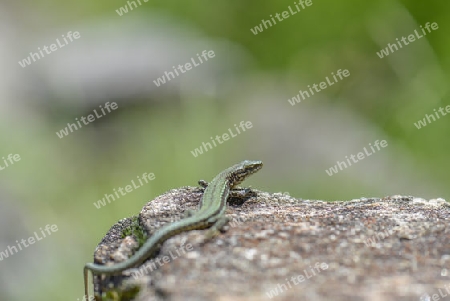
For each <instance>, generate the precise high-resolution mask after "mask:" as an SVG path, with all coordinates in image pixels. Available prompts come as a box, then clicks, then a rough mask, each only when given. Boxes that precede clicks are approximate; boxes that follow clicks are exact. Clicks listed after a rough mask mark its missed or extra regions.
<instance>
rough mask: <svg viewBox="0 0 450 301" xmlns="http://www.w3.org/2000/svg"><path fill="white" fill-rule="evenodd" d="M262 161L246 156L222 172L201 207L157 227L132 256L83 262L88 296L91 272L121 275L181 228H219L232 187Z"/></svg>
mask: <svg viewBox="0 0 450 301" xmlns="http://www.w3.org/2000/svg"><path fill="white" fill-rule="evenodd" d="M262 165H263V164H262V162H261V161H249V160H245V161H242V162H241V163H238V164H236V165H233V166H231V167H229V168H227V169H225V170H224V171H222V172H221V173H219V174H218V175H217V176H216V177H215V178H214V179H213V180H212V181H211V183H210V184H209V185H208V186H207V187H206V189H205V191H204V193H203V196H202V198H201V200H200V204H199V210H198V211H197V212H195V213H194V214H193V215H192V216H189V217H186V218H184V219H182V220H180V221H177V222H174V223H172V224H169V225H167V226H164V227H162V228H160V229H158V230H157V231H156V232H155V233H154V234H153V235H152V236H151V237H150V238H149V239H148V240H147V241H146V242H145V244H144V245H143V246H142V247H141V248H140V249H139V250H138V251H137V252H136V253H135V254H134V255H133V256H131V257H130V258H129V259H127V260H125V261H122V262H120V263H117V264H115V265H113V266H104V265H99V264H95V263H87V264H86V265H85V266H84V289H85V295H86V298H87V297H88V272H89V271H91V272H92V274H106V275H118V274H121V273H122V271H124V270H126V269H129V268H132V267H136V266H138V265H140V264H142V263H144V262H145V261H146V260H147V259H149V258H150V257H151V256H153V255H154V254H155V253H156V251H157V250H158V249H159V247H160V245H161V244H162V243H163V242H164V241H166V240H167V239H169V238H171V237H172V236H174V235H177V234H179V233H181V232H185V231H189V230H198V229H205V228H210V227H211V228H212V229H213V230H220V229H221V228H222V227H223V226H224V225H225V224H226V223H227V221H228V220H227V218H226V216H225V210H226V202H227V199H228V196H229V195H230V190H231V189H232V188H233V187H234V186H236V185H238V184H240V183H241V182H242V181H244V180H245V178H247V177H248V176H250V175H251V174H253V173H255V172H257V171H258V170H260V169H261V168H262Z"/></svg>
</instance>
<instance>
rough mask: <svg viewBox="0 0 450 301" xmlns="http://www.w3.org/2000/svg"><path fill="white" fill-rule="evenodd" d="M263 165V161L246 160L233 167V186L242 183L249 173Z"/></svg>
mask: <svg viewBox="0 0 450 301" xmlns="http://www.w3.org/2000/svg"><path fill="white" fill-rule="evenodd" d="M262 167H263V163H262V161H251V160H244V161H242V162H240V163H238V164H236V165H234V166H233V167H231V182H232V184H233V185H232V186H234V185H238V184H240V183H241V182H242V181H244V180H245V178H247V177H248V176H249V175H251V174H254V173H255V172H257V171H258V170H260V169H261V168H262Z"/></svg>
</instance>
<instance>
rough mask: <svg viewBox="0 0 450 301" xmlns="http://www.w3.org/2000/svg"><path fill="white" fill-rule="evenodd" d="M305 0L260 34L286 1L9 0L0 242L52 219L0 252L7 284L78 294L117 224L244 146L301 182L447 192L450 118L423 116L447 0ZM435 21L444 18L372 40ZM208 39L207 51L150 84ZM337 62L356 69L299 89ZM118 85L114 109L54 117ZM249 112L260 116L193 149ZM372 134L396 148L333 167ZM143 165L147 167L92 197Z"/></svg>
mask: <svg viewBox="0 0 450 301" xmlns="http://www.w3.org/2000/svg"><path fill="white" fill-rule="evenodd" d="M312 2H313V4H312V6H310V7H307V8H306V9H304V10H303V11H301V12H300V13H298V14H296V15H293V16H291V17H289V18H288V19H286V20H284V21H282V22H279V23H278V24H276V25H274V26H272V27H270V28H268V29H265V30H264V31H262V32H260V33H259V34H257V35H254V34H253V33H252V32H251V30H250V29H251V28H254V27H255V26H257V25H259V24H260V23H261V20H262V19H265V20H267V19H269V16H270V15H271V14H272V15H273V14H275V13H281V12H283V11H285V10H287V8H288V6H289V5H291V6H292V5H293V2H292V1H221V0H219V1H212V2H211V1H190V2H189V1H188V2H179V1H170V0H166V1H152V0H150V1H148V2H144V0H141V3H142V5H139V6H138V7H137V8H135V9H133V10H132V11H129V12H128V13H126V14H123V15H122V16H119V15H118V13H117V12H116V10H118V9H119V8H120V7H122V6H124V5H127V2H125V1H117V0H113V1H95V2H90V1H74V2H58V1H53V0H47V1H44V0H40V1H22V2H21V3H0V20H1V21H0V23H1V24H2V25H1V26H0V36H1V37H2V38H1V39H0V40H1V41H2V43H1V44H0V66H1V67H2V68H1V70H2V71H3V72H2V81H1V83H0V93H1V94H0V96H1V97H0V99H1V101H0V103H1V106H2V107H1V109H0V111H1V114H2V115H1V118H0V124H1V127H0V128H1V133H0V135H1V141H3V143H2V145H1V146H0V151H1V152H0V157H3V156H5V157H6V156H7V155H8V154H10V153H12V154H19V155H20V157H21V160H20V161H19V162H16V163H15V164H13V165H11V166H9V167H7V168H5V169H4V170H1V171H0V181H1V182H0V184H1V187H2V190H1V191H2V195H1V203H0V220H1V224H0V225H1V233H0V252H1V251H4V250H5V249H7V248H8V246H13V245H16V242H15V241H16V240H20V239H22V238H23V239H27V238H28V237H30V236H33V233H34V232H35V231H39V228H40V227H44V226H45V225H47V224H56V225H57V226H58V231H57V232H56V233H54V234H52V235H51V236H49V237H47V238H45V239H44V240H43V241H40V242H38V243H36V244H34V245H32V246H30V247H28V248H26V249H24V250H22V251H20V252H18V253H17V254H14V255H12V256H10V257H8V258H4V259H3V260H2V261H0V280H1V281H0V300H12V301H15V300H35V301H40V300H82V299H81V298H82V296H83V281H82V267H83V265H84V263H85V262H89V261H92V254H93V252H94V249H95V247H96V245H97V243H99V241H100V240H101V238H102V237H103V235H104V234H105V233H106V231H107V230H108V229H109V227H110V226H111V225H112V224H114V223H115V222H116V221H117V220H119V219H121V218H124V217H128V216H131V215H134V214H137V213H138V212H139V211H140V209H141V208H142V207H143V206H144V204H145V203H146V202H148V201H150V200H152V199H153V198H155V197H156V196H158V195H160V194H162V193H163V192H165V191H167V190H169V189H172V188H177V187H180V186H186V185H191V186H194V185H196V183H197V180H199V179H205V180H208V181H209V180H211V179H212V178H213V176H214V175H215V174H217V173H218V172H219V171H221V170H222V169H224V168H226V167H229V166H231V165H232V164H234V163H237V162H239V161H241V160H243V159H252V160H263V162H264V164H265V166H264V169H263V170H262V171H261V172H259V173H258V174H257V175H255V176H253V177H251V178H250V179H249V180H248V181H246V182H245V185H251V186H253V187H255V188H257V189H260V190H264V191H269V192H288V193H290V194H291V195H293V196H295V197H298V198H303V199H324V200H327V201H332V200H350V199H353V198H359V197H363V196H364V197H371V196H377V197H384V196H386V195H392V194H402V195H414V196H417V197H423V198H437V197H442V198H446V199H447V198H448V195H449V193H450V187H449V185H448V180H449V176H448V166H449V164H450V158H449V156H448V148H449V139H448V133H449V129H450V117H441V118H440V119H439V120H436V121H435V122H432V123H430V124H428V125H427V126H426V127H423V128H421V129H417V128H416V127H415V126H414V123H417V122H418V120H421V119H423V118H424V117H425V114H433V109H438V108H439V107H445V106H446V105H448V104H450V97H449V94H448V88H447V87H448V79H449V78H448V71H449V69H450V60H449V58H450V57H449V55H448V54H449V53H450V49H449V48H450V39H449V36H450V35H449V32H450V30H449V26H450V18H449V15H450V13H449V12H450V10H449V9H450V3H448V2H445V1H437V0H434V1H429V2H424V1H419V0H410V1H392V0H386V1H376V2H365V1H356V0H351V1H338V2H337V1H331V0H328V1H315V0H313V1H312ZM426 22H436V23H438V25H439V29H438V30H436V31H433V32H431V33H429V34H428V35H427V36H426V37H425V38H423V39H420V40H417V41H415V42H413V43H411V44H410V45H408V46H405V47H404V48H402V49H400V50H398V51H396V52H394V53H392V54H390V55H389V56H388V57H385V58H383V59H380V58H379V57H378V56H377V54H376V53H377V52H378V51H380V50H381V49H383V48H385V47H386V46H387V44H388V43H395V39H396V38H401V37H402V36H407V35H409V34H411V33H413V32H414V30H416V29H419V28H420V27H419V26H420V25H424V24H425V23H426ZM68 31H79V32H80V35H81V38H80V39H79V40H76V41H74V42H72V43H70V44H68V45H66V46H65V47H64V48H62V49H59V50H57V51H56V52H54V53H51V54H48V55H46V56H45V57H43V58H42V59H40V60H38V61H36V62H33V63H32V64H30V65H29V66H27V67H25V68H22V67H21V66H20V65H19V64H18V63H17V62H18V61H21V60H22V59H24V58H25V57H27V56H28V55H29V52H30V51H32V52H36V51H37V48H38V47H42V46H43V45H50V44H51V43H54V40H55V39H56V38H58V37H60V36H61V35H62V34H66V33H67V32H68ZM210 49H212V50H213V51H214V52H215V54H216V56H215V57H214V59H211V60H210V61H208V62H205V63H204V64H202V65H201V66H199V67H196V68H194V69H192V70H190V71H189V72H186V73H185V74H183V75H181V76H179V77H178V78H177V79H176V80H173V81H170V82H168V83H166V84H164V85H162V86H161V87H157V86H156V85H155V84H154V83H153V80H155V79H156V78H157V77H160V76H162V75H163V74H164V72H165V71H172V66H174V65H178V64H184V63H186V62H189V61H190V58H191V57H194V58H195V57H196V53H197V52H198V53H200V52H201V51H203V50H210ZM338 69H348V70H349V71H350V76H349V77H348V78H345V79H344V80H342V81H340V82H338V83H337V84H335V85H333V86H332V87H329V88H327V89H325V90H323V91H321V92H320V93H317V94H316V95H314V96H313V97H310V98H308V99H306V100H304V101H302V102H301V103H298V104H296V105H294V106H291V105H290V104H289V102H288V99H290V98H292V97H294V96H295V95H296V94H297V93H298V92H299V89H302V90H306V87H307V85H312V84H313V83H319V82H321V81H323V80H324V78H325V77H326V76H329V75H330V74H331V72H336V70H338ZM108 101H110V102H111V101H114V102H116V103H117V104H118V106H119V108H118V109H117V110H115V111H113V112H111V113H109V114H107V115H106V116H104V117H103V118H101V119H98V120H96V121H94V122H93V123H91V124H89V125H86V126H84V127H82V128H80V129H79V130H77V131H75V132H73V133H71V134H69V135H68V136H66V137H64V138H62V139H60V138H58V137H57V135H56V134H55V133H56V132H58V131H59V130H61V129H63V128H64V127H65V126H67V123H73V122H74V120H75V118H80V117H81V116H87V115H88V114H91V113H92V111H93V110H94V109H96V108H98V107H99V105H103V104H104V103H106V102H108ZM241 121H250V122H252V124H253V127H252V128H251V129H248V130H247V131H246V132H243V133H241V134H239V135H238V136H237V137H235V138H232V139H230V140H229V141H227V142H224V143H223V144H221V145H218V146H217V147H215V148H213V149H212V150H209V151H207V152H205V153H204V154H202V155H199V156H198V157H194V156H193V155H192V153H191V151H193V150H194V149H195V148H198V147H199V146H200V145H201V144H202V143H203V142H205V143H206V142H210V137H211V136H216V135H222V134H223V133H226V132H227V131H228V129H229V128H231V129H234V124H238V123H239V122H241ZM375 140H386V141H387V142H388V147H386V148H384V149H382V150H380V151H379V152H377V153H375V154H373V155H372V156H370V157H367V158H366V159H364V160H362V161H361V162H358V163H356V164H354V165H352V166H351V167H349V168H347V169H344V170H342V171H339V173H337V174H335V175H333V176H329V175H328V174H327V173H326V172H325V170H327V169H328V168H330V167H332V166H334V165H335V164H336V162H337V161H344V158H345V156H350V155H351V154H357V153H358V152H360V151H362V150H363V148H364V147H367V146H368V145H369V143H372V144H373V143H374V141H375ZM0 162H2V161H1V160H0ZM145 172H147V173H150V172H152V173H154V174H155V180H153V181H151V182H150V183H149V184H146V185H144V186H142V187H140V188H139V189H136V190H135V191H132V192H131V193H128V194H127V195H126V196H123V197H121V198H120V199H118V200H116V201H115V202H112V203H111V204H107V205H106V206H104V207H102V208H100V209H97V208H96V207H95V206H94V205H93V203H94V202H96V201H98V200H99V199H101V198H102V197H103V196H104V194H106V193H108V194H110V193H112V191H113V189H117V188H118V187H124V186H126V185H128V184H129V183H130V182H131V180H133V179H136V177H137V176H141V175H142V174H143V173H145Z"/></svg>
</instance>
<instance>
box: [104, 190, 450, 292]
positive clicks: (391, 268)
mask: <svg viewBox="0 0 450 301" xmlns="http://www.w3.org/2000/svg"><path fill="white" fill-rule="evenodd" d="M254 191H255V192H256V193H257V197H252V198H250V199H248V200H246V201H245V202H244V203H243V204H240V203H239V202H234V201H235V200H230V204H229V206H228V209H227V216H229V217H230V218H231V222H230V223H229V224H228V225H227V227H226V229H227V231H226V232H224V233H222V234H220V235H219V236H217V237H215V238H213V239H212V240H207V239H205V235H204V234H205V231H204V230H193V231H190V232H187V233H182V234H179V235H177V236H175V237H173V238H171V239H169V240H168V241H166V242H165V243H164V244H163V246H162V248H161V251H160V253H159V255H158V256H157V257H156V258H153V259H152V260H149V261H147V263H146V264H144V265H143V266H141V267H137V268H135V269H129V270H127V273H124V274H127V275H129V276H127V277H117V276H116V277H114V278H115V281H111V279H109V280H108V277H104V276H103V277H102V278H103V279H104V281H107V282H108V281H109V285H111V283H113V284H112V285H113V286H114V287H115V288H116V289H117V288H118V287H120V284H119V282H121V281H122V280H123V279H126V281H125V282H126V283H127V285H130V283H132V284H134V285H137V286H139V287H140V293H139V294H138V295H137V296H136V298H135V300H139V301H150V300H152V301H153V300H158V301H159V300H171V301H178V300H180V301H181V300H182V301H191V300H192V301H203V300H205V301H206V300H220V301H228V300H230V301H231V300H233V301H234V300H239V301H243V300H245V301H252V300H255V301H256V300H258V301H259V300H268V299H275V300H279V301H286V300H336V301H339V300H374V301H375V300H383V301H384V300H434V299H436V300H441V299H443V298H445V297H446V296H450V273H449V270H450V228H449V227H448V226H447V224H448V222H449V219H450V206H449V203H447V202H445V200H443V199H440V198H438V199H433V200H424V199H421V198H415V197H412V196H399V195H396V196H392V197H385V198H382V199H380V198H360V199H353V200H351V201H347V202H324V201H313V200H301V199H295V198H293V197H291V196H288V195H286V194H281V193H275V194H269V193H266V192H261V191H257V190H254ZM201 195H202V189H200V188H192V187H183V188H180V189H175V190H171V191H169V192H167V193H165V194H163V195H161V196H159V197H157V198H156V199H155V200H153V201H151V202H149V203H148V204H147V205H145V206H144V208H143V209H142V211H141V213H140V215H139V220H140V224H141V225H142V226H143V228H145V229H146V231H147V233H148V234H149V235H151V234H152V233H153V232H154V231H155V230H156V229H158V228H159V227H161V226H163V225H165V224H168V223H172V222H174V221H176V220H179V219H182V218H183V217H184V214H183V213H184V212H185V211H186V210H191V209H196V207H197V203H198V201H199V200H200V197H201ZM126 225H127V223H124V222H123V220H122V221H121V222H119V223H118V224H116V225H114V226H113V227H112V228H111V230H110V231H109V232H108V234H107V235H106V237H105V238H104V239H103V241H102V243H101V244H100V245H99V247H98V248H97V250H98V251H97V253H96V255H95V258H96V261H97V262H103V263H108V262H113V260H112V257H111V254H113V253H114V254H115V258H122V257H123V258H122V259H124V258H128V256H129V252H128V253H127V254H124V256H118V255H117V252H118V248H119V247H120V244H121V241H122V238H118V237H119V236H118V235H117V232H118V230H119V229H120V228H121V227H125V226H126ZM128 225H129V223H128ZM128 239H129V238H128ZM104 245H108V246H112V247H108V248H109V250H110V252H105V251H104V250H105V247H104ZM100 250H103V251H102V254H100V255H99V253H100ZM117 279H119V280H120V281H117ZM96 282H97V283H96V291H97V292H98V289H99V277H98V276H97V277H96ZM102 285H103V286H105V287H107V286H108V285H105V282H103V284H102ZM427 298H428V299H427ZM432 298H434V299H432ZM437 298H440V299H437Z"/></svg>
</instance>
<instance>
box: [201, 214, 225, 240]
mask: <svg viewBox="0 0 450 301" xmlns="http://www.w3.org/2000/svg"><path fill="white" fill-rule="evenodd" d="M229 221H230V219H229V218H228V217H226V216H223V217H219V218H217V219H215V221H211V222H213V225H212V226H211V228H209V229H208V231H207V232H206V234H205V237H206V239H207V240H210V239H213V238H214V237H216V236H217V235H219V234H220V230H222V229H223V227H225V225H226V224H227V223H228V222H229Z"/></svg>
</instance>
